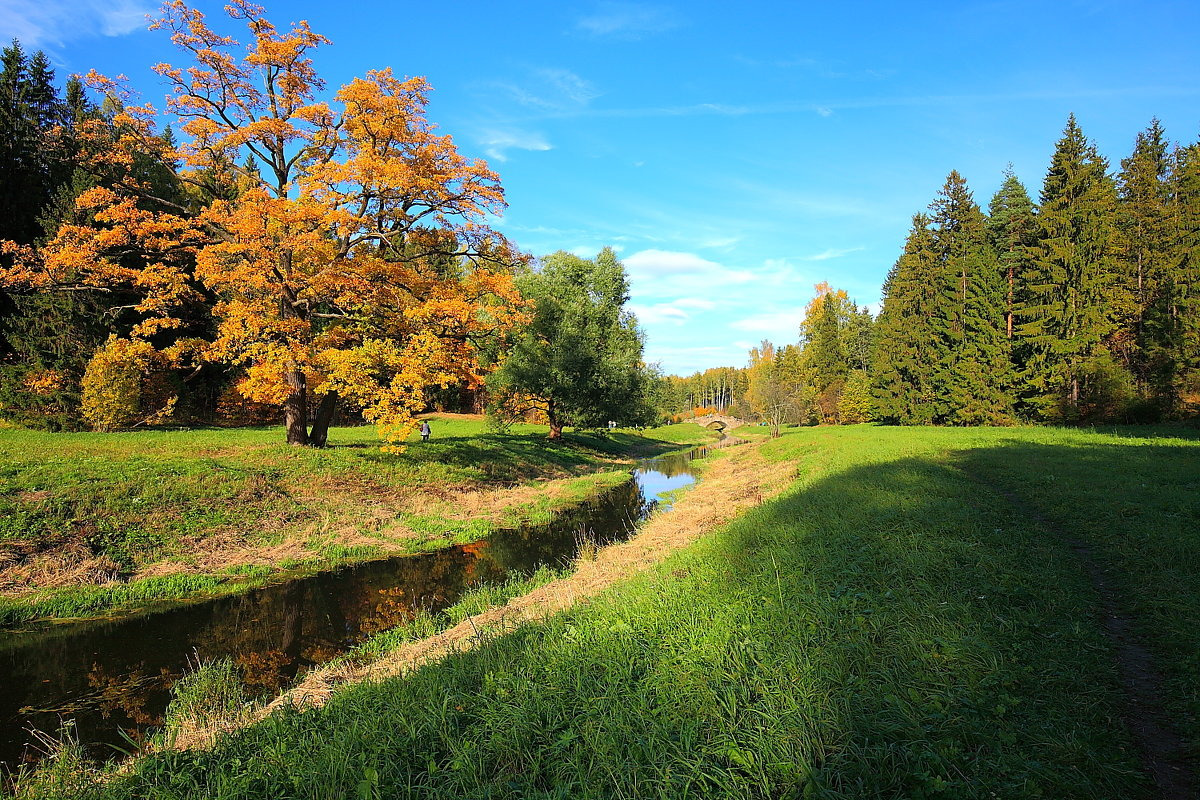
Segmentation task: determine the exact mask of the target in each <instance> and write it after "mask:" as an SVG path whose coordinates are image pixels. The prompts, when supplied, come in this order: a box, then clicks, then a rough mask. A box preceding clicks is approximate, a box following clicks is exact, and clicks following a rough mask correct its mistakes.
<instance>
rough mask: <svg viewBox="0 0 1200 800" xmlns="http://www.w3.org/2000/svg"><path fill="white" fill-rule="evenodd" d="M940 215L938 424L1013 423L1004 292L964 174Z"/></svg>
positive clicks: (947, 189) (948, 186) (947, 191)
mask: <svg viewBox="0 0 1200 800" xmlns="http://www.w3.org/2000/svg"><path fill="white" fill-rule="evenodd" d="M930 210H931V211H932V212H933V215H932V223H933V226H934V227H933V249H934V254H935V258H936V260H937V264H938V272H937V279H938V293H937V295H936V297H937V307H936V308H935V309H934V313H933V314H932V315H931V323H932V325H933V328H934V331H933V332H934V335H935V336H937V337H938V339H939V340H940V341H939V343H938V344H939V347H938V355H939V361H938V363H937V367H936V371H935V374H934V388H935V390H936V392H937V395H938V396H937V398H936V401H935V404H936V407H937V413H936V416H935V421H937V422H942V423H948V424H954V425H977V424H987V423H992V424H994V423H998V422H1002V421H1004V420H1006V419H1008V418H1009V416H1010V410H1011V407H1012V399H1011V397H1010V396H1009V395H1008V390H1009V387H1010V385H1011V383H1012V378H1011V374H1010V372H1011V362H1010V359H1009V348H1008V342H1007V340H1006V339H1005V337H1004V334H1003V329H1002V325H1003V308H1004V305H1003V303H1004V301H1003V296H1004V295H1003V290H1002V287H1001V284H1000V274H999V270H998V267H997V263H996V255H995V252H994V251H993V250H992V248H991V245H990V244H989V243H988V238H987V231H986V228H985V224H984V217H983V212H982V211H980V209H979V206H978V205H977V204H976V203H975V200H974V198H973V197H972V195H971V191H970V189H968V188H967V183H966V181H965V180H963V178H962V176H961V175H959V174H958V172H957V171H951V173H950V175H949V176H947V178H946V183H945V185H944V186H943V187H942V190H941V192H940V193H939V195H938V198H937V199H936V200H935V201H934V202H933V204H932V205H931V206H930Z"/></svg>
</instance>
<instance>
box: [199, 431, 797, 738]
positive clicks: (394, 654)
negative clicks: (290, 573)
mask: <svg viewBox="0 0 1200 800" xmlns="http://www.w3.org/2000/svg"><path fill="white" fill-rule="evenodd" d="M794 470H795V465H794V464H788V463H769V462H767V461H766V459H764V458H763V457H762V456H761V454H760V453H759V452H758V447H757V446H755V445H745V446H740V447H736V448H733V449H731V450H729V451H728V452H727V453H724V454H723V455H721V456H720V457H717V458H714V459H713V461H712V462H711V463H710V464H709V466H708V469H707V470H706V472H705V474H704V477H703V479H702V480H701V481H700V482H699V483H698V484H697V485H696V486H695V487H693V488H692V489H691V490H690V491H688V492H687V493H685V494H684V495H683V496H682V497H681V498H680V499H679V501H678V502H676V503H675V506H674V507H673V508H672V510H671V511H670V512H669V513H666V514H661V515H658V516H655V517H652V518H651V519H650V520H649V521H648V522H646V523H645V524H644V525H643V526H642V528H641V530H639V532H638V533H637V534H636V535H634V536H633V537H631V538H630V539H628V540H627V541H625V542H622V543H619V544H615V545H612V546H609V547H606V548H604V549H602V550H600V551H599V553H597V555H596V558H595V560H594V561H591V562H587V563H585V564H583V565H582V566H581V567H580V568H579V569H578V570H577V571H576V572H575V573H574V574H572V575H570V576H569V577H566V578H562V579H560V580H557V581H554V582H552V583H549V584H546V585H545V586H542V587H539V588H538V589H536V590H534V591H533V592H530V593H529V594H526V595H523V596H521V597H518V598H514V599H513V600H511V601H509V603H508V604H507V605H505V606H503V607H501V608H495V609H491V610H489V611H487V612H485V613H483V614H480V615H478V616H476V617H473V618H468V619H467V620H465V621H464V622H462V623H460V624H459V625H457V626H455V627H453V628H450V629H449V630H446V631H444V632H442V633H439V634H437V635H436V636H432V637H430V638H428V639H423V640H421V641H418V642H412V643H409V644H405V645H403V646H401V647H399V648H397V649H395V650H393V651H391V652H389V653H387V654H385V655H383V656H381V657H380V658H379V659H377V660H375V661H372V662H370V663H368V664H364V665H339V666H331V667H327V668H318V669H316V670H314V671H313V672H310V673H309V674H308V675H307V676H306V677H305V679H304V680H303V682H301V683H300V684H298V685H297V686H296V687H295V688H293V689H292V690H291V691H289V692H288V693H286V694H284V695H282V696H281V697H280V698H278V699H277V700H276V701H274V702H273V703H271V704H270V705H269V706H267V707H266V709H264V710H263V711H262V712H260V713H259V714H258V715H257V717H259V718H261V717H262V716H265V715H266V714H269V713H270V712H271V711H272V710H273V709H275V708H277V707H279V706H280V705H283V704H293V705H296V706H299V707H314V706H320V705H323V704H324V703H325V701H326V700H328V699H329V698H330V697H331V696H332V695H333V694H334V692H336V691H337V689H338V687H340V686H344V685H347V684H352V683H358V682H361V681H365V680H382V679H385V678H389V677H392V676H396V675H402V674H404V673H406V672H408V671H410V670H413V669H415V668H417V667H419V666H421V665H423V664H428V663H430V662H433V661H437V660H439V659H441V658H444V657H445V656H446V655H448V654H450V653H452V652H460V651H465V650H470V649H473V648H475V647H477V646H478V645H479V644H481V643H484V642H486V641H487V640H488V639H490V638H492V637H495V636H500V635H502V634H504V633H505V632H507V631H511V630H513V629H514V628H516V627H518V626H519V625H521V624H523V623H526V622H530V621H534V620H539V619H543V618H545V617H548V616H549V615H551V614H554V613H555V612H557V611H561V610H563V609H565V608H568V607H570V606H572V605H574V604H575V603H577V602H579V601H581V600H584V599H586V598H589V597H593V596H595V595H597V594H598V593H600V592H602V591H603V590H605V589H606V588H608V587H609V586H611V585H613V584H614V583H616V582H617V581H620V580H622V579H624V578H627V577H629V576H630V575H632V574H634V573H637V572H639V571H641V570H643V569H645V568H647V567H649V566H651V565H653V564H655V563H658V562H660V561H662V560H663V559H664V558H666V557H667V556H668V555H670V554H671V553H672V552H674V551H676V550H678V549H680V548H682V547H684V546H686V545H688V544H690V543H691V542H694V541H695V540H696V539H698V538H699V537H700V536H702V535H704V534H705V533H707V532H709V531H712V530H713V529H715V528H717V527H718V526H720V525H723V524H725V523H726V522H729V521H730V520H732V519H733V518H735V517H736V516H738V515H739V514H741V513H742V512H743V511H745V510H746V509H747V508H750V507H752V506H756V505H760V504H761V503H762V502H763V501H764V500H766V499H768V498H770V497H772V496H773V495H775V494H778V493H779V492H780V491H782V490H783V489H784V488H786V487H787V485H788V484H789V483H790V482H791V477H792V475H793V473H794ZM204 738H206V737H205V736H203V735H200V736H199V741H198V740H197V737H196V736H181V737H180V738H179V740H178V741H177V745H179V746H188V745H189V744H190V745H195V744H198V743H200V741H203V739H204Z"/></svg>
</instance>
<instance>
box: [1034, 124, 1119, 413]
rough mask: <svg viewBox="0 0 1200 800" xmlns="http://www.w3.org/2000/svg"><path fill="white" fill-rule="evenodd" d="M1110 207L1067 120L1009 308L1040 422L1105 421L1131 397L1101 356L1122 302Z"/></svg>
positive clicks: (1099, 168) (1108, 194)
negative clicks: (1021, 282) (1020, 291)
mask: <svg viewBox="0 0 1200 800" xmlns="http://www.w3.org/2000/svg"><path fill="white" fill-rule="evenodd" d="M1116 202H1117V192H1116V185H1115V183H1114V182H1113V180H1112V178H1111V177H1110V176H1109V174H1108V163H1107V162H1106V161H1105V159H1104V158H1103V157H1102V156H1100V155H1099V153H1097V151H1096V147H1095V145H1093V144H1092V143H1091V142H1090V141H1088V140H1087V138H1086V137H1085V136H1084V135H1083V131H1082V130H1080V128H1079V125H1078V123H1077V122H1076V121H1075V116H1074V115H1071V117H1070V118H1069V119H1068V121H1067V126H1066V129H1065V130H1064V131H1063V136H1062V138H1061V139H1059V141H1058V144H1057V146H1056V148H1055V151H1054V156H1053V158H1052V160H1051V164H1050V168H1049V170H1048V171H1047V173H1046V180H1045V183H1044V184H1043V187H1042V193H1041V198H1040V203H1039V206H1040V210H1039V213H1038V229H1039V230H1038V242H1037V245H1035V247H1034V248H1033V251H1032V255H1033V258H1032V260H1031V263H1030V266H1029V269H1028V279H1027V281H1026V292H1027V299H1026V300H1025V302H1024V303H1023V304H1022V305H1021V306H1020V307H1018V308H1017V310H1016V317H1017V321H1018V324H1017V335H1018V336H1020V337H1021V338H1022V339H1023V340H1024V348H1025V352H1026V353H1027V354H1028V361H1027V363H1026V364H1025V369H1024V372H1023V374H1022V376H1021V377H1022V379H1023V383H1024V387H1023V389H1024V391H1023V394H1024V399H1025V400H1026V402H1027V403H1028V404H1029V406H1030V408H1031V409H1032V410H1033V411H1034V413H1036V414H1037V415H1038V416H1039V417H1040V418H1041V419H1045V420H1050V421H1072V420H1079V419H1084V418H1088V417H1093V416H1105V415H1109V414H1111V413H1113V410H1114V409H1115V408H1116V407H1118V406H1119V405H1121V404H1122V403H1124V402H1126V401H1127V400H1128V399H1129V396H1130V393H1131V391H1132V387H1131V386H1130V376H1129V374H1128V372H1127V371H1126V370H1125V369H1124V368H1123V367H1122V366H1121V365H1120V364H1119V363H1117V361H1116V359H1114V357H1113V354H1112V352H1111V350H1110V349H1109V343H1110V340H1111V337H1112V336H1113V334H1114V333H1115V332H1116V331H1117V329H1118V326H1117V319H1118V318H1119V316H1120V311H1119V309H1121V308H1122V307H1123V306H1124V305H1125V303H1126V299H1125V298H1124V297H1123V295H1122V292H1121V287H1120V285H1119V283H1118V280H1117V267H1118V265H1117V262H1116V258H1115V256H1116V252H1115V247H1114V239H1115V235H1116V231H1115V210H1116Z"/></svg>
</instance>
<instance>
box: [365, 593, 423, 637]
mask: <svg viewBox="0 0 1200 800" xmlns="http://www.w3.org/2000/svg"><path fill="white" fill-rule="evenodd" d="M404 594H405V592H404V589H402V588H400V587H393V588H391V589H379V590H378V596H377V599H376V602H375V607H374V608H373V609H372V610H371V612H370V613H369V614H367V615H366V616H364V617H363V618H362V619H361V620H360V621H359V624H358V629H359V630H360V631H361V632H362V633H364V634H366V635H370V634H372V633H378V632H379V631H385V630H388V629H389V628H394V627H396V626H397V625H402V624H404V623H405V622H411V621H412V619H413V617H415V616H416V615H417V610H416V608H414V607H413V604H412V602H411V601H409V600H407V599H405V597H404Z"/></svg>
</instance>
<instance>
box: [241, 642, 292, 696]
mask: <svg viewBox="0 0 1200 800" xmlns="http://www.w3.org/2000/svg"><path fill="white" fill-rule="evenodd" d="M234 660H235V662H236V663H237V665H238V667H239V668H240V669H241V671H242V683H244V684H246V686H261V687H262V688H263V689H268V690H270V691H272V692H276V691H279V688H280V686H282V684H283V668H284V667H285V666H287V665H288V664H290V663H292V660H291V659H290V658H289V657H288V655H287V653H285V652H283V651H282V650H279V649H271V650H263V651H259V652H249V653H240V654H239V655H238V657H237V658H236V659H234Z"/></svg>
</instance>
